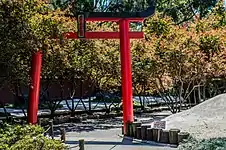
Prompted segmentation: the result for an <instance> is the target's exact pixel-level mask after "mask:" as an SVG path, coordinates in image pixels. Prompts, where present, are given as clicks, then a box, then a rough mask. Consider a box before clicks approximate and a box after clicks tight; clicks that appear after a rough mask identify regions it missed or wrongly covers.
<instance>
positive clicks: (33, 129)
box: [0, 124, 67, 150]
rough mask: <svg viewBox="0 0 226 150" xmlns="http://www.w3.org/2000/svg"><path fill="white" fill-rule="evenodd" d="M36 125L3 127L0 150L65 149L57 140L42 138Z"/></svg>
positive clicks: (0, 130)
mask: <svg viewBox="0 0 226 150" xmlns="http://www.w3.org/2000/svg"><path fill="white" fill-rule="evenodd" d="M43 132H44V130H43V129H42V128H41V127H40V126H36V125H25V126H21V125H8V124H6V125H4V127H3V128H1V129H0V143H1V144H0V150H63V149H67V147H66V146H65V145H64V144H63V143H61V141H58V140H52V139H48V138H46V137H45V136H43Z"/></svg>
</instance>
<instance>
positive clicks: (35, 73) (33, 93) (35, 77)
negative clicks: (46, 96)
mask: <svg viewBox="0 0 226 150" xmlns="http://www.w3.org/2000/svg"><path fill="white" fill-rule="evenodd" d="M41 66H42V54H41V51H38V52H36V53H34V54H33V55H32V67H31V85H30V91H29V106H28V123H31V124H36V123H37V120H38V116H37V115H38V104H39V94H40V93H39V92H40V75H41Z"/></svg>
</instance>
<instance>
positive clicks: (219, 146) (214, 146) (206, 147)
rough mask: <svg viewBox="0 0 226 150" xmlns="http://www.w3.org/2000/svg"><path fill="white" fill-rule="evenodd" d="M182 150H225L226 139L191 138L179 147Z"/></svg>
mask: <svg viewBox="0 0 226 150" xmlns="http://www.w3.org/2000/svg"><path fill="white" fill-rule="evenodd" d="M179 149H180V150H225V149H226V138H212V139H203V140H197V139H194V138H192V137H190V138H189V139H188V140H186V141H184V142H183V143H181V144H180V146H179Z"/></svg>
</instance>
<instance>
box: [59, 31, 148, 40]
mask: <svg viewBox="0 0 226 150" xmlns="http://www.w3.org/2000/svg"><path fill="white" fill-rule="evenodd" d="M63 37H64V38H66V39H83V38H79V37H78V34H77V32H67V33H64V35H63ZM119 37H120V36H119V32H86V33H85V37H84V39H119ZM129 38H131V39H142V38H144V33H143V32H129Z"/></svg>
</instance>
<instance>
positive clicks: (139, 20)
mask: <svg viewBox="0 0 226 150" xmlns="http://www.w3.org/2000/svg"><path fill="white" fill-rule="evenodd" d="M127 19H128V20H129V21H130V22H143V21H144V18H127ZM85 20H86V21H92V22H98V21H112V22H118V21H119V20H122V18H117V17H115V18H110V17H93V18H86V19H85Z"/></svg>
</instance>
